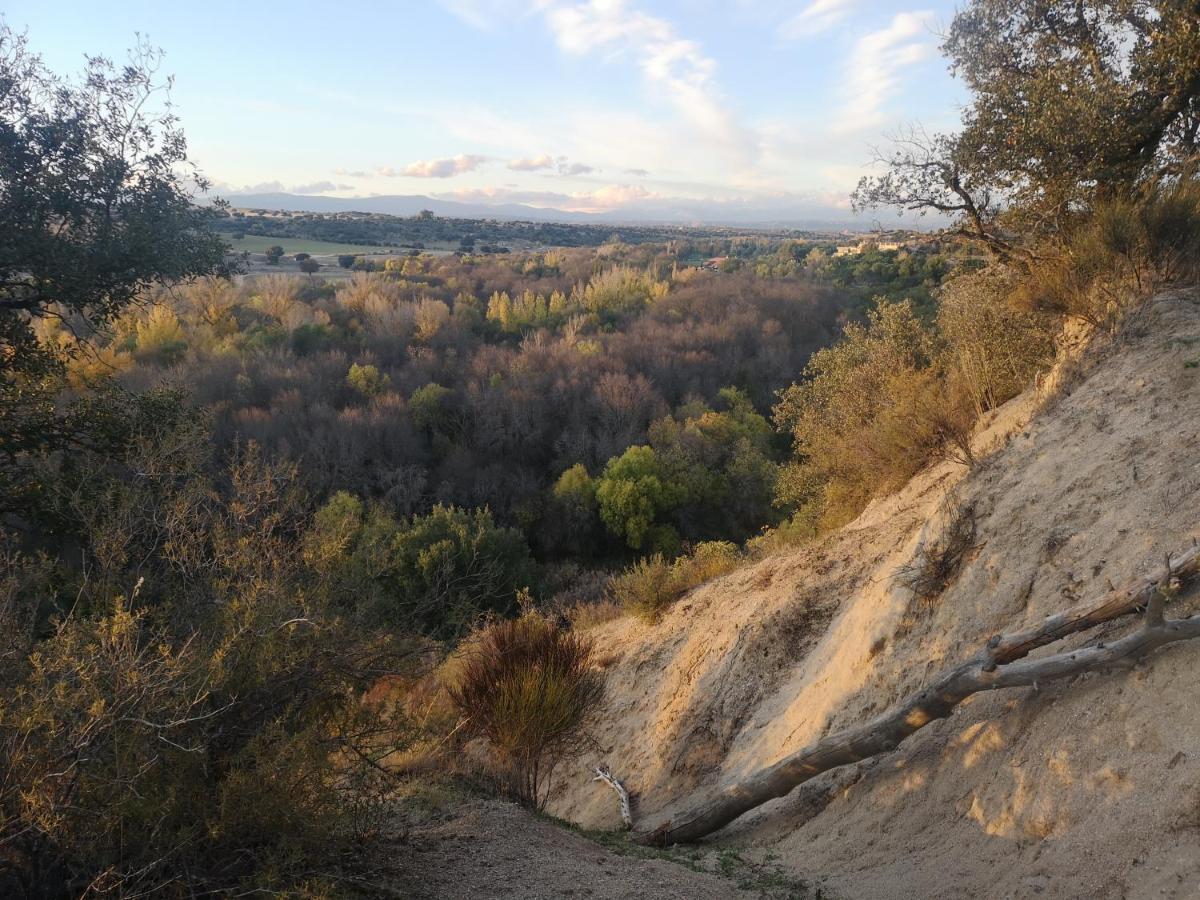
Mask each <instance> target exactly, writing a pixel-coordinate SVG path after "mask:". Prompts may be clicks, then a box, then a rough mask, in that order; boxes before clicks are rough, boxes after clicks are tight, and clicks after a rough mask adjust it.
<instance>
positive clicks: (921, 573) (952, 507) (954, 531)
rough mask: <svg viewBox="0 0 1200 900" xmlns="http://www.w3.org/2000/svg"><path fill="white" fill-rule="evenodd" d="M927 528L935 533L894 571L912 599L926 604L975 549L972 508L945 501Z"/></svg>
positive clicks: (944, 585) (947, 583)
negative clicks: (911, 557)
mask: <svg viewBox="0 0 1200 900" xmlns="http://www.w3.org/2000/svg"><path fill="white" fill-rule="evenodd" d="M929 525H932V526H933V527H934V528H936V530H937V533H936V534H935V535H933V536H932V537H930V538H928V539H927V540H924V541H923V542H922V543H921V544H920V546H919V547H918V548H917V553H916V556H915V557H914V558H913V561H912V562H911V563H909V564H908V565H906V566H902V567H900V569H899V570H897V572H896V577H897V578H898V579H899V580H900V582H901V583H902V584H904V585H905V586H906V587H907V588H908V589H909V590H911V591H912V592H913V596H914V597H916V598H917V599H919V600H921V601H922V602H924V603H926V604H928V603H931V602H932V601H933V600H935V599H936V598H937V597H940V596H941V594H942V592H943V591H944V590H946V588H947V587H948V586H949V585H950V582H951V581H952V580H953V578H954V576H955V575H956V574H957V573H958V570H959V568H960V567H961V565H962V561H963V557H965V556H966V555H967V554H968V553H969V552H970V551H971V550H972V549H973V548H974V547H975V508H974V507H973V506H971V505H969V504H968V505H965V506H959V505H957V504H956V503H954V501H953V500H951V499H947V500H946V501H945V502H944V503H943V504H942V506H941V509H940V510H939V511H938V516H937V518H936V519H935V520H934V521H933V522H930V523H929ZM927 527H928V526H927Z"/></svg>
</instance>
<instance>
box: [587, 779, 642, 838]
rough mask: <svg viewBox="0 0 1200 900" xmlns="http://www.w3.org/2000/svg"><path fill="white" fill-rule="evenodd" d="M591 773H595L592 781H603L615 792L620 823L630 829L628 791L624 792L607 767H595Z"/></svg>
mask: <svg viewBox="0 0 1200 900" xmlns="http://www.w3.org/2000/svg"><path fill="white" fill-rule="evenodd" d="M592 771H593V772H595V773H596V777H595V778H593V779H592V781H603V782H604V783H605V784H607V785H608V786H609V787H610V788H612V789H613V790H614V791H616V792H617V797H618V799H619V800H620V802H621V821H622V822H624V823H625V827H626V828H632V827H633V810H632V809H631V808H630V805H629V791H627V790H625V785H623V784H621V782H620V781H618V780H617V779H616V777H615V776H614V775H613V773H612V772H610V771H609V770H608V766H606V765H604V764H603V763H602V764H600V765H598V766H596V768H594V769H593V770H592Z"/></svg>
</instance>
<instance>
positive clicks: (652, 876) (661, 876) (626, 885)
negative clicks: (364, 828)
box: [389, 799, 815, 900]
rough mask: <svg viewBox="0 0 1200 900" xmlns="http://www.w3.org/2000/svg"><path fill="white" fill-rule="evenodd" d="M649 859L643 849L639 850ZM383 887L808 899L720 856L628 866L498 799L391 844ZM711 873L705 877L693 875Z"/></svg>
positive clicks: (461, 896)
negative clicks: (389, 874)
mask: <svg viewBox="0 0 1200 900" xmlns="http://www.w3.org/2000/svg"><path fill="white" fill-rule="evenodd" d="M643 852H644V853H647V854H652V853H653V851H643ZM392 859H393V862H394V865H395V870H394V871H395V873H396V874H395V875H394V876H393V877H392V878H390V879H389V881H391V882H392V884H393V885H394V886H395V888H397V889H398V895H399V896H404V897H412V898H414V900H492V898H497V900H498V898H506V900H507V898H512V900H550V898H563V897H580V898H589V900H726V898H747V900H749V898H771V900H785V898H787V900H791V898H796V900H803V898H809V897H813V896H815V895H814V894H810V893H809V892H808V891H807V890H806V889H805V888H804V886H803V885H802V884H800V883H799V882H796V881H790V880H787V879H784V878H783V877H782V876H780V875H778V874H777V873H776V871H775V870H774V869H773V868H771V867H762V866H752V865H750V864H749V863H745V862H743V861H742V860H741V859H740V858H739V857H738V856H737V854H736V853H732V852H731V851H728V850H727V851H725V852H724V853H723V854H719V855H711V854H710V857H709V858H707V859H705V858H702V857H700V856H699V855H697V856H696V857H695V858H694V859H688V858H685V857H680V859H679V861H673V860H670V859H666V858H661V857H660V858H652V857H651V858H638V857H634V856H628V855H624V854H623V853H617V852H614V850H612V849H610V848H608V847H606V846H603V845H601V844H600V843H597V842H596V841H593V840H591V839H589V838H588V837H586V836H584V835H583V834H580V833H577V832H574V831H570V830H568V829H566V828H564V827H562V826H560V825H557V824H555V823H554V822H552V821H551V820H549V819H546V818H542V817H538V816H535V815H532V814H531V813H529V812H527V811H525V810H523V809H521V808H519V807H517V806H515V805H513V804H511V803H505V802H502V801H498V800H486V799H469V800H465V801H463V802H462V803H459V804H455V805H454V806H453V807H451V808H450V809H448V810H446V811H445V812H442V813H440V814H438V815H437V816H436V817H434V818H433V819H431V820H430V821H427V822H425V823H423V824H421V825H419V826H417V827H414V828H413V829H412V830H410V831H409V833H408V834H407V835H406V837H405V839H404V840H403V841H400V842H397V844H396V847H395V855H394V856H393V857H392ZM705 866H711V867H713V868H714V870H715V871H711V872H709V871H697V868H700V867H705Z"/></svg>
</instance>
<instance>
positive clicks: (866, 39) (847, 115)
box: [831, 11, 935, 133]
mask: <svg viewBox="0 0 1200 900" xmlns="http://www.w3.org/2000/svg"><path fill="white" fill-rule="evenodd" d="M932 32H933V15H932V13H930V12H927V11H920V12H903V13H898V14H897V15H895V16H894V17H893V18H892V21H891V22H890V23H888V26H887V27H886V28H881V29H879V30H878V31H872V32H870V33H869V34H865V35H863V36H862V37H861V38H859V39H858V40H857V41H856V42H855V44H854V49H853V50H852V51H851V53H850V57H849V59H848V60H847V61H846V72H845V78H844V84H845V99H844V102H843V104H842V114H841V115H840V116H839V117H838V118H837V119H835V120H834V122H833V123H832V129H831V130H832V131H834V132H835V133H837V132H841V133H846V132H852V131H861V130H863V129H867V128H876V127H878V126H879V125H880V124H882V122H883V120H884V115H883V105H884V103H885V102H886V101H887V100H888V98H890V97H891V96H892V95H893V94H895V93H896V91H897V89H898V88H899V87H900V82H901V80H902V77H903V73H904V70H905V69H907V68H909V67H910V66H913V65H916V64H917V63H919V62H921V61H923V60H925V59H927V58H929V57H930V56H932V55H933V53H934V50H935V47H934V40H933V34H932Z"/></svg>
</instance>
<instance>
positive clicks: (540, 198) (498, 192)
mask: <svg viewBox="0 0 1200 900" xmlns="http://www.w3.org/2000/svg"><path fill="white" fill-rule="evenodd" d="M434 196H435V197H437V198H438V199H441V200H457V201H459V202H463V203H486V204H490V205H500V204H505V203H523V204H525V205H528V206H537V207H543V208H550V209H561V210H566V211H569V212H600V211H604V210H610V209H616V208H619V207H624V206H629V205H630V204H634V203H638V202H640V201H645V200H657V199H661V195H659V194H656V193H654V192H653V191H648V190H646V188H644V187H641V186H638V185H628V184H610V185H607V186H605V187H602V188H598V189H597V190H594V191H577V192H574V193H570V194H566V193H561V192H558V191H527V190H519V189H518V190H513V189H510V188H504V187H483V188H463V189H461V190H457V191H445V192H442V193H438V194H434Z"/></svg>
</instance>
